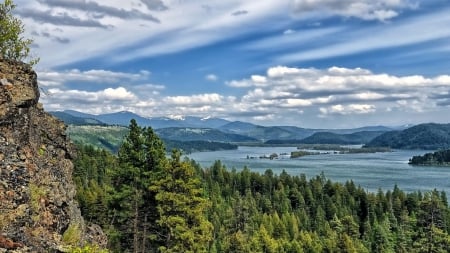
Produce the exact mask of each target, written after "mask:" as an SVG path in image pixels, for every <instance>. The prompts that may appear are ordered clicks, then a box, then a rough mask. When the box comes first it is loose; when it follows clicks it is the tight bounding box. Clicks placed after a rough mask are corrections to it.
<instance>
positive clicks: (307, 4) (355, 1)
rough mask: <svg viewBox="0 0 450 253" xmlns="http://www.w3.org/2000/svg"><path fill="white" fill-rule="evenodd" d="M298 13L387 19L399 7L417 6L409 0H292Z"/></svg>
mask: <svg viewBox="0 0 450 253" xmlns="http://www.w3.org/2000/svg"><path fill="white" fill-rule="evenodd" d="M291 4H292V7H293V10H294V12H295V13H296V14H298V15H299V16H301V15H309V14H310V13H316V14H317V13H320V14H322V15H330V16H331V15H336V16H343V17H353V18H359V19H363V20H379V21H386V20H389V19H392V18H394V17H396V16H397V15H398V11H397V10H398V9H403V8H415V7H416V5H414V4H412V3H410V1H408V0H346V1H342V0H315V1H311V0H292V3H291Z"/></svg>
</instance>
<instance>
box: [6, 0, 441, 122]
mask: <svg viewBox="0 0 450 253" xmlns="http://www.w3.org/2000/svg"><path fill="white" fill-rule="evenodd" d="M15 3H16V4H17V5H18V7H17V9H16V11H15V14H16V15H17V16H19V17H20V18H21V19H22V20H23V22H24V23H25V28H26V31H27V32H26V33H27V34H26V36H27V37H30V38H33V39H34V44H33V48H32V50H33V52H34V53H35V54H36V55H37V56H39V57H40V58H41V61H40V63H39V64H38V65H37V66H36V68H35V69H36V71H37V73H38V78H39V83H40V86H41V88H42V89H43V90H44V91H45V92H43V94H42V96H41V102H42V103H43V104H44V107H45V109H46V110H65V109H72V110H78V111H82V112H87V113H94V114H99V113H108V112H116V111H122V110H127V111H132V112H135V113H138V114H140V115H143V116H147V117H160V116H168V117H179V116H200V117H220V118H225V119H228V120H241V121H247V122H253V123H256V124H261V125H295V126H300V127H315V128H347V127H359V126H367V125H388V126H396V125H403V124H417V123H422V122H441V123H442V122H446V123H447V122H449V119H450V116H449V115H450V93H449V92H450V76H449V74H450V73H449V71H450V15H448V13H450V2H449V1H448V0H427V1H425V0H423V1H422V0H360V1H357V0H284V1H279V0H260V1H237V0H225V1H224V0H221V1H218V0H130V1H119V0H108V1H106V0H82V1H81V0H80V1H72V0H16V1H15Z"/></svg>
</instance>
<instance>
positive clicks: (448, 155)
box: [409, 149, 450, 166]
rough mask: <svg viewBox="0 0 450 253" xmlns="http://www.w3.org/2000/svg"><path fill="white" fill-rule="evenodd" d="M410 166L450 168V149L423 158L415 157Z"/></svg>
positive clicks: (410, 161)
mask: <svg viewBox="0 0 450 253" xmlns="http://www.w3.org/2000/svg"><path fill="white" fill-rule="evenodd" d="M409 164H411V165H425V166H450V149H446V150H439V151H436V152H434V153H426V154H424V155H421V156H413V157H412V158H411V159H409Z"/></svg>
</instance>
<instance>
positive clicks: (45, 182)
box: [0, 60, 105, 252]
mask: <svg viewBox="0 0 450 253" xmlns="http://www.w3.org/2000/svg"><path fill="white" fill-rule="evenodd" d="M0 79H1V80H3V81H2V83H1V85H0V235H1V236H2V238H4V239H5V240H9V242H12V243H16V244H15V245H16V246H22V247H16V249H15V252H59V251H62V250H61V249H64V248H67V247H70V246H81V245H80V244H83V243H90V244H98V243H99V242H95V241H91V240H90V238H94V236H92V235H89V234H88V232H87V231H90V230H89V229H87V228H86V225H85V222H84V220H83V218H82V216H81V213H80V210H79V208H78V205H77V203H76V201H75V200H74V197H75V186H74V184H73V181H72V170H73V164H72V161H71V159H72V158H73V154H74V151H73V147H72V145H71V143H70V141H69V140H68V138H67V135H66V134H65V129H66V126H65V125H64V123H62V122H61V121H59V120H58V119H56V118H54V117H53V116H51V115H50V114H48V113H46V112H45V111H44V110H43V109H42V106H41V105H40V104H39V103H38V101H39V95H40V94H39V88H38V84H37V76H36V73H35V72H34V71H33V70H32V69H31V68H30V67H29V66H28V65H26V64H23V63H20V62H13V61H5V60H0ZM73 228H77V232H78V235H77V236H78V237H77V238H78V240H76V241H75V240H68V241H67V240H66V241H64V240H63V239H64V238H63V237H64V234H65V233H66V234H67V232H68V229H73ZM69 232H70V231H69ZM95 238H98V235H96V236H95ZM102 243H104V242H102ZM74 244H78V245H74ZM100 246H105V245H100ZM2 250H9V249H5V248H2V245H1V244H0V252H4V251H2ZM17 250H19V251H17Z"/></svg>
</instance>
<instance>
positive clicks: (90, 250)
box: [69, 245, 109, 253]
mask: <svg viewBox="0 0 450 253" xmlns="http://www.w3.org/2000/svg"><path fill="white" fill-rule="evenodd" d="M108 252H109V251H108V250H107V249H100V248H99V247H98V246H96V245H94V246H92V245H86V246H84V247H75V248H72V249H70V250H69V253H108Z"/></svg>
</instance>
